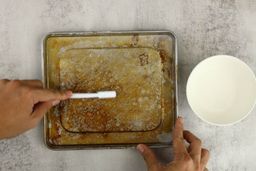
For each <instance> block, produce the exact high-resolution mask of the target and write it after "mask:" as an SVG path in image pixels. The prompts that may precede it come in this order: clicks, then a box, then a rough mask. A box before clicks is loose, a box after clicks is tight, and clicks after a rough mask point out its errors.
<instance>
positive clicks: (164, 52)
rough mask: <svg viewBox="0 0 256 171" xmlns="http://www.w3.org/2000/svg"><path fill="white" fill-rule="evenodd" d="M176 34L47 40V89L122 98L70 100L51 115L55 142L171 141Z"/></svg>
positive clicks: (50, 138)
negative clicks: (106, 93) (111, 93)
mask: <svg viewBox="0 0 256 171" xmlns="http://www.w3.org/2000/svg"><path fill="white" fill-rule="evenodd" d="M176 46H177V45H176V38H175V36H174V35H173V34H172V33H171V32H168V31H127V32H64V33H51V34H49V35H47V36H46V37H45V39H44V41H43V53H42V56H43V78H44V85H45V87H46V88H51V89H58V90H67V89H68V90H72V91H73V92H79V93H84V92H97V91H104V90H115V91H116V92H117V97H116V98H114V99H69V100H66V101H64V102H61V104H60V105H58V106H56V107H54V108H52V109H51V110H50V111H49V112H48V113H47V114H46V116H45V118H44V138H45V142H46V144H47V146H48V147H50V148H54V149H69V148H78V149H79V148H94V147H103V148H123V147H129V146H135V145H136V144H138V143H145V144H148V145H149V146H152V147H163V146H168V145H170V143H171V131H172V128H173V125H174V121H175V118H176V113H177V49H176Z"/></svg>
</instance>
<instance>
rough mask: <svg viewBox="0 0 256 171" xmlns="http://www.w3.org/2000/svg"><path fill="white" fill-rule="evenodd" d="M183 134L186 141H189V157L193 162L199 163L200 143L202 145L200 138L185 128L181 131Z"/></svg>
mask: <svg viewBox="0 0 256 171" xmlns="http://www.w3.org/2000/svg"><path fill="white" fill-rule="evenodd" d="M183 135H184V138H185V140H186V141H187V142H188V143H190V145H189V154H190V156H191V158H192V159H193V160H194V161H195V162H197V163H199V162H200V160H201V145H202V142H201V140H200V139H199V138H197V137H196V136H195V135H194V134H192V133H191V132H189V131H187V130H186V131H184V132H183Z"/></svg>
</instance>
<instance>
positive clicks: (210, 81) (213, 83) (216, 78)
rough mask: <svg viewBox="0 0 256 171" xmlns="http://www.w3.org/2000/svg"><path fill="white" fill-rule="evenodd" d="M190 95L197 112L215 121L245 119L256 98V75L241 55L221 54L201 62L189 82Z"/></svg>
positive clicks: (203, 118)
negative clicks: (240, 58)
mask: <svg viewBox="0 0 256 171" xmlns="http://www.w3.org/2000/svg"><path fill="white" fill-rule="evenodd" d="M186 93H187V99H188V103H189V105H190V107H191V108H192V110H193V111H194V113H195V114H196V115H197V116H198V117H199V118H201V119H202V120H204V121H206V122H208V123H211V124H214V125H230V124H234V123H237V122H239V121H241V120H242V119H244V118H245V117H246V116H247V115H248V114H249V113H250V112H251V111H252V109H253V107H254V105H255V102H256V78H255V75H254V73H253V71H252V70H251V69H250V68H249V66H248V65H246V64H245V63H244V62H243V61H241V60H239V59H238V58H235V57H232V56H227V55H218V56H212V57H209V58H207V59H205V60H203V61H202V62H200V63H199V64H198V65H197V66H196V67H195V68H194V69H193V71H192V72H191V74H190V76H189V78H188V82H187V88H186Z"/></svg>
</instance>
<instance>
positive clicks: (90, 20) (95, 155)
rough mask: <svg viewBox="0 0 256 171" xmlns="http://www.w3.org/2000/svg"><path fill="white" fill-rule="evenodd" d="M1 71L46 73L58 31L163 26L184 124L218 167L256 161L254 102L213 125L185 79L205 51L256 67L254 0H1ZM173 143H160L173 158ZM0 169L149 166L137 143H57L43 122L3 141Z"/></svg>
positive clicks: (251, 165) (228, 170)
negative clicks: (44, 56)
mask: <svg viewBox="0 0 256 171" xmlns="http://www.w3.org/2000/svg"><path fill="white" fill-rule="evenodd" d="M0 4H1V5H0V35H1V39H0V78H18V79H41V59H40V51H41V46H40V44H41V40H42V37H43V36H44V35H45V34H47V33H48V32H52V31H95V30H147V29H150V30H152V29H153V30H158V29H161V30H162V29H167V30H172V31H174V32H175V33H176V35H177V38H178V53H179V55H178V56H179V109H180V114H181V115H182V116H183V117H184V118H185V128H186V129H190V130H191V131H193V132H194V133H195V134H197V135H198V136H199V137H200V138H201V139H202V141H203V143H204V146H205V147H207V148H208V149H210V151H211V158H210V161H209V164H208V168H209V170H213V171H224V170H225V171H241V170H243V171H253V170H255V168H256V162H255V158H256V153H255V152H254V151H255V149H256V134H255V129H256V124H255V123H256V110H254V111H253V112H252V113H251V115H249V116H248V117H247V118H246V119H244V120H243V121H242V122H240V123H238V124H236V125H233V126H228V127H216V126H211V125H208V124H206V123H204V122H202V121H201V120H200V119H198V118H197V117H196V116H195V115H194V114H193V112H192V111H191V109H190V107H189V106H188V103H187V100H186V96H185V85H186V80H187V78H188V75H189V73H190V72H191V70H192V68H193V67H194V66H195V65H196V64H197V63H198V62H199V61H201V60H202V59H204V58H206V57H208V56H211V55H215V54H228V55H233V56H237V57H239V58H240V59H242V60H244V61H245V62H246V63H247V64H249V66H250V67H251V68H252V69H253V71H254V72H256V50H255V48H256V1H254V0H243V1H239V0H223V1H218V0H196V1H195V0H194V1H190V0H176V1H175V0H116V1H115V0H108V1H106V0H105V1H104V0H72V1H70V0H37V1H34V0H26V1H23V0H8V1H7V0H0ZM169 151H170V150H168V149H165V150H161V151H158V153H157V154H158V156H159V157H160V158H161V159H162V160H169V159H170V157H169V155H168V154H169ZM0 170H3V171H5V170H47V171H48V170H52V171H56V170H88V171H90V170H91V171H94V170H96V171H97V170H98V171H100V170H104V171H120V170H123V171H131V170H132V171H141V170H146V166H145V164H144V161H143V159H142V157H141V156H140V155H139V154H138V153H137V151H136V150H134V149H127V150H123V149H122V150H119V149H117V150H80V151H51V150H48V149H47V148H46V146H45V145H44V143H43V139H42V124H41V125H39V126H38V127H37V128H35V129H33V130H31V131H28V132H27V133H25V134H23V135H21V136H18V137H16V138H13V139H9V140H2V141H0Z"/></svg>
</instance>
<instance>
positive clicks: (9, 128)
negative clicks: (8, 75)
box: [0, 80, 72, 139]
mask: <svg viewBox="0 0 256 171" xmlns="http://www.w3.org/2000/svg"><path fill="white" fill-rule="evenodd" d="M71 95H72V92H71V91H66V92H59V91H53V90H49V89H44V88H43V85H42V82H41V81H39V80H23V81H20V80H12V81H9V80H0V139H3V138H9V137H13V136H16V135H19V134H20V133H23V132H25V131H27V130H29V129H31V128H33V127H35V126H36V125H37V124H38V122H39V121H40V120H41V119H42V117H43V116H44V114H45V113H46V112H47V110H48V109H50V108H51V107H52V106H54V105H57V104H58V103H59V102H60V100H65V99H68V98H69V97H70V96H71Z"/></svg>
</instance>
